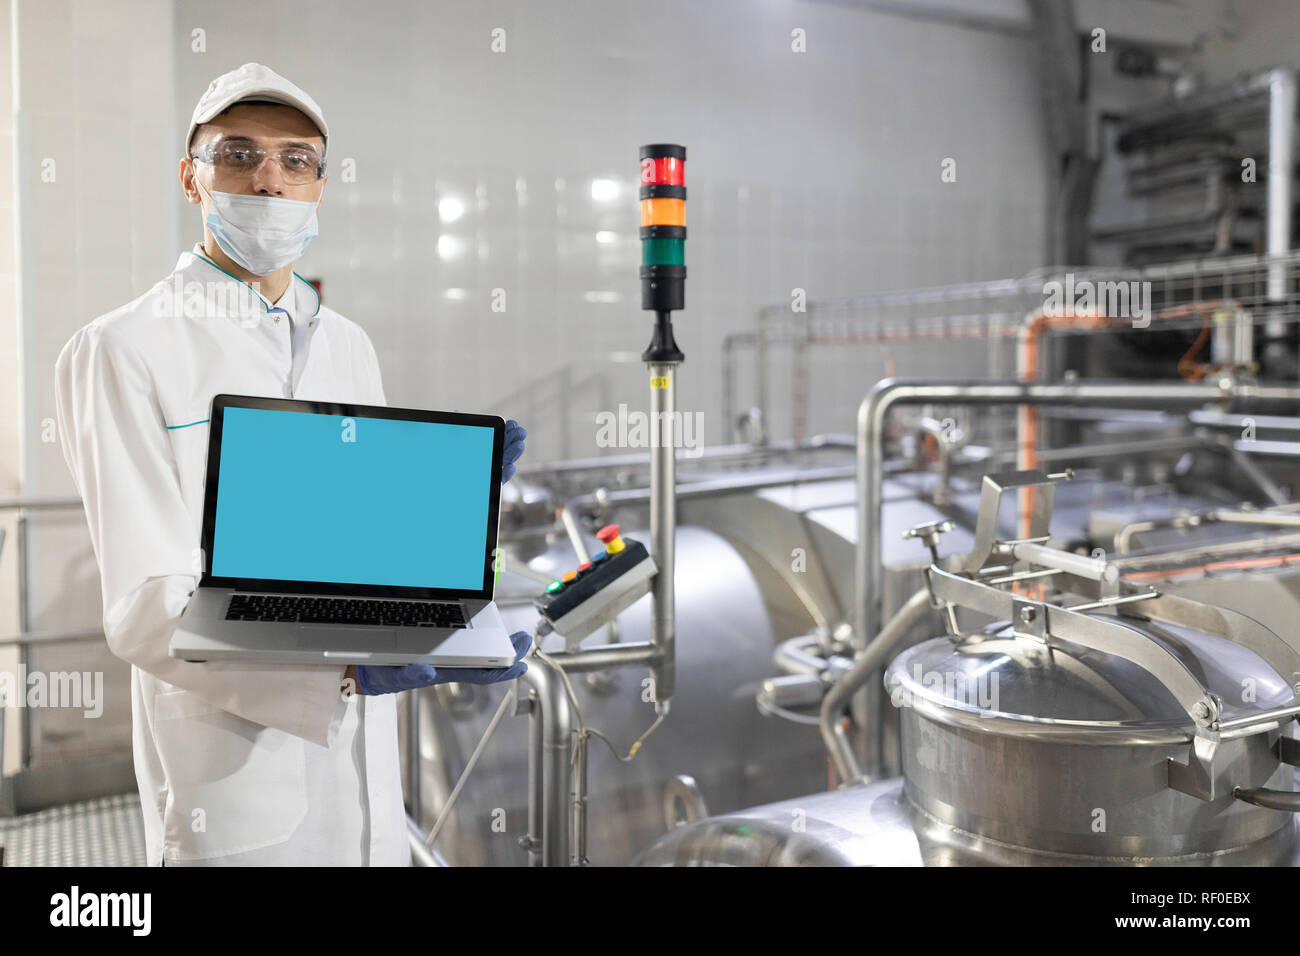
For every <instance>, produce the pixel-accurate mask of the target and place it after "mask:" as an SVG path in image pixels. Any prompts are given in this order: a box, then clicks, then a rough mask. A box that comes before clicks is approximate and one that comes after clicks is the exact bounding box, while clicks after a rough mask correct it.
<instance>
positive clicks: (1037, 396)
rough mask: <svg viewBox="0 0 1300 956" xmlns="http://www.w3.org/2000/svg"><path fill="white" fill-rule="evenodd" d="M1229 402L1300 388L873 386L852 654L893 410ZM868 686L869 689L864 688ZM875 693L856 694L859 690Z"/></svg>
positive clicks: (897, 382)
mask: <svg viewBox="0 0 1300 956" xmlns="http://www.w3.org/2000/svg"><path fill="white" fill-rule="evenodd" d="M1229 399H1250V400H1255V401H1260V402H1291V403H1296V402H1300V389H1297V388H1291V387H1279V386H1267V387H1265V386H1251V385H1242V384H1231V383H1229V384H1222V385H1219V384H1203V383H1196V384H1187V383H1178V382H1168V383H1166V382H1159V381H1156V382H1123V381H1121V382H1065V383H1054V384H1039V383H1030V382H990V381H978V380H976V381H942V380H935V381H930V380H909V379H885V380H883V381H881V382H878V383H877V384H876V386H875V387H874V388H873V389H872V390H871V392H870V393H869V394H868V395H867V397H866V398H864V399H863V400H862V404H861V405H860V406H859V408H858V421H857V439H858V442H857V444H858V448H857V491H858V540H857V554H856V566H855V575H856V582H855V588H856V600H855V619H854V624H855V630H854V634H853V641H854V647H855V648H856V649H857V650H859V651H865V649H866V641H867V639H868V638H867V636H868V635H871V634H876V633H878V632H879V630H880V619H881V596H882V594H883V590H884V589H883V584H884V568H883V565H882V559H881V546H880V528H881V504H882V498H883V481H884V439H885V424H886V422H887V420H888V418H889V414H890V412H891V411H893V409H894V408H895V407H896V406H900V405H921V404H927V403H947V404H951V405H978V406H992V405H1063V406H1071V405H1090V406H1098V407H1103V408H1105V407H1113V408H1147V409H1152V408H1154V409H1163V408H1165V407H1173V408H1195V407H1197V406H1200V405H1207V404H1210V403H1212V402H1222V401H1226V400H1229ZM868 684H869V682H868ZM867 690H875V688H870V687H869V686H868V687H867V688H864V691H867ZM873 696H874V697H875V698H876V699H878V697H879V693H878V691H877V693H876V694H874V695H872V694H870V693H864V692H863V691H860V692H859V693H858V695H857V696H856V698H855V701H854V715H855V718H857V719H858V721H859V733H860V735H861V738H860V743H861V745H862V750H863V758H864V760H865V762H866V765H867V773H869V774H871V773H878V772H879V768H880V760H881V750H882V746H883V744H882V740H881V737H880V731H881V728H880V727H879V726H877V724H878V722H877V721H876V720H875V719H874V717H873V719H871V720H870V721H869V722H868V721H867V717H868V709H869V705H870V704H871V702H872V697H873Z"/></svg>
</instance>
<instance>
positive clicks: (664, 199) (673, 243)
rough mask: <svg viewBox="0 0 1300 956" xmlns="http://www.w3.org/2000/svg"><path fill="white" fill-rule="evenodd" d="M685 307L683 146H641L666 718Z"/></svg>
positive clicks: (653, 504) (658, 625)
mask: <svg viewBox="0 0 1300 956" xmlns="http://www.w3.org/2000/svg"><path fill="white" fill-rule="evenodd" d="M685 305H686V147H685V146H678V145H676V144H673V143H653V144H651V145H649V146H642V147H641V308H642V309H648V310H650V311H653V312H654V314H655V325H654V333H653V336H652V337H651V340H650V345H649V346H648V347H647V348H646V350H645V351H644V352H643V353H641V360H642V361H643V362H645V363H646V366H647V369H648V371H649V373H650V409H651V429H650V431H651V444H650V541H651V548H652V549H653V551H654V559H655V562H656V564H657V565H658V569H659V570H658V573H657V574H656V575H655V579H654V584H653V587H652V589H651V595H652V597H651V601H652V604H651V611H650V636H651V643H652V644H653V645H655V646H656V647H657V649H658V652H659V654H660V655H661V656H660V659H659V663H658V666H657V667H654V668H653V671H652V672H653V673H654V675H655V687H654V699H655V708H656V710H658V711H659V712H660V713H666V712H667V710H668V703H669V701H670V699H671V698H672V694H673V689H674V684H675V683H676V665H675V660H676V649H675V646H674V645H675V641H676V623H675V616H674V600H675V598H674V592H673V575H674V573H675V567H676V562H675V560H674V544H675V540H676V532H677V452H676V448H677V441H678V436H677V430H678V423H677V416H676V414H675V411H676V407H675V399H674V386H675V384H676V375H677V366H678V365H680V364H681V363H682V362H683V361H685V359H686V356H685V355H683V354H682V351H681V349H679V348H678V347H677V342H676V341H675V340H674V339H673V322H672V314H673V312H674V311H680V310H681V309H683V308H685Z"/></svg>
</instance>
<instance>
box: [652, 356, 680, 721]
mask: <svg viewBox="0 0 1300 956" xmlns="http://www.w3.org/2000/svg"><path fill="white" fill-rule="evenodd" d="M677 365H678V363H677V362H652V363H650V364H649V369H650V409H651V421H652V422H653V425H652V434H653V436H654V438H653V441H652V442H651V446H650V542H651V545H650V548H651V552H652V553H653V555H654V559H655V564H656V565H657V566H658V568H659V570H658V573H657V574H655V577H654V583H653V586H652V589H651V592H650V593H651V608H650V644H651V645H652V646H653V647H654V648H656V649H657V650H658V652H659V659H658V661H657V662H656V663H655V664H654V665H653V666H652V676H653V678H654V698H655V710H656V712H659V713H663V712H664V711H666V710H667V709H668V702H669V700H670V699H671V698H672V696H673V684H674V682H675V680H676V668H675V667H674V660H673V658H674V643H675V640H676V622H675V618H674V614H673V607H674V604H673V601H674V593H673V575H674V573H675V554H674V549H675V545H676V538H677V495H676V486H677V455H676V454H675V449H676V447H677V441H676V427H675V426H676V409H675V407H674V391H675V386H676V382H675V381H674V379H675V377H676V372H677Z"/></svg>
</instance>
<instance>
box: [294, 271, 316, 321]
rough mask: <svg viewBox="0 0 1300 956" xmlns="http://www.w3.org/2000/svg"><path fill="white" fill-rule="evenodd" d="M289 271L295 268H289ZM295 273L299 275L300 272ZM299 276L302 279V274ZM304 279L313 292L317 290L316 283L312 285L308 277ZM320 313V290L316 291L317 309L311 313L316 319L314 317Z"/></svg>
mask: <svg viewBox="0 0 1300 956" xmlns="http://www.w3.org/2000/svg"><path fill="white" fill-rule="evenodd" d="M289 271H291V272H292V271H293V270H292V269H291V270H289ZM293 274H294V275H296V276H298V273H296V272H294V273H293ZM298 278H299V279H302V276H298ZM302 281H303V285H305V286H306V287H307V288H309V289H311V291H312V292H316V287H315V286H314V285H312V284H311V283H310V282H308V281H307V280H306V279H302ZM318 315H320V293H319V292H316V311H315V312H313V313H312V314H311V317H312V318H313V319H314V318H316V316H318Z"/></svg>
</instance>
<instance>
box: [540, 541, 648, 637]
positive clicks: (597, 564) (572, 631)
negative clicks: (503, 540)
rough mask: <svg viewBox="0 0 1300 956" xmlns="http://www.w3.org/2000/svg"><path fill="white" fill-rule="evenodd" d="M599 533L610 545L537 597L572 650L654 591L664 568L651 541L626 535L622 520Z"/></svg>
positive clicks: (557, 580) (542, 613)
mask: <svg viewBox="0 0 1300 956" xmlns="http://www.w3.org/2000/svg"><path fill="white" fill-rule="evenodd" d="M597 537H598V538H600V540H601V541H602V542H604V543H605V548H606V549H605V550H604V551H601V552H600V553H598V554H595V555H592V558H591V560H590V561H586V562H584V563H583V564H581V565H579V566H578V567H577V568H574V569H573V570H572V571H567V572H565V573H564V574H563V575H561V576H560V577H559V578H557V579H556V580H554V581H552V582H551V583H550V584H549V585H547V587H546V590H545V591H544V592H543V593H541V594H539V595H537V597H535V598H534V599H533V605H534V606H535V607H536V608H537V610H538V613H540V614H541V615H542V617H543V618H545V619H546V621H547V622H548V623H549V624H550V625H551V627H552V629H553V630H554V631H555V632H556V633H557V634H562V635H563V636H564V639H565V645H566V647H567V648H568V649H570V650H572V649H573V648H575V647H576V646H577V645H578V643H579V642H581V641H582V639H583V638H585V637H586V636H587V635H589V634H591V633H592V631H595V630H596V629H597V628H600V627H602V626H604V625H605V624H607V623H608V622H609V621H611V620H613V619H614V618H615V617H616V616H617V615H618V614H619V613H621V612H622V611H624V610H626V609H627V608H628V607H630V606H631V605H632V604H634V603H636V602H637V601H638V600H640V599H641V598H642V597H643V596H645V595H646V594H648V593H649V592H650V587H651V583H652V581H653V580H654V576H655V574H656V573H657V572H658V567H657V565H656V564H655V561H654V558H652V557H650V554H649V552H648V551H646V548H645V545H643V544H641V542H639V541H633V540H630V539H629V540H626V541H625V540H624V539H622V538H620V537H619V536H618V525H608V526H606V527H604V528H602V529H601V530H600V531H599V532H598V533H597Z"/></svg>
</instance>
